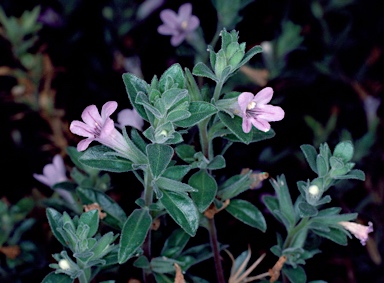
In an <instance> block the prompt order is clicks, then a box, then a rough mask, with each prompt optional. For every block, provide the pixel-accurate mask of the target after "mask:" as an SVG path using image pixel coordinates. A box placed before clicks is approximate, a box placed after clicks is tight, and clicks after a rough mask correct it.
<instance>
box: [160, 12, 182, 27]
mask: <svg viewBox="0 0 384 283" xmlns="http://www.w3.org/2000/svg"><path fill="white" fill-rule="evenodd" d="M160 19H161V20H162V21H163V22H164V23H165V24H166V25H168V26H169V27H170V28H172V29H176V28H177V26H178V25H179V19H178V17H177V15H176V13H175V12H174V11H172V10H170V9H165V10H163V11H161V12H160Z"/></svg>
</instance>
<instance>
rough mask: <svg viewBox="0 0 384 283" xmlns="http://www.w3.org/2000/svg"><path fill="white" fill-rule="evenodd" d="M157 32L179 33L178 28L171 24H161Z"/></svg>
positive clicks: (165, 33)
mask: <svg viewBox="0 0 384 283" xmlns="http://www.w3.org/2000/svg"><path fill="white" fill-rule="evenodd" d="M157 32H158V33H160V34H162V35H173V34H176V33H178V31H177V30H175V29H174V28H171V27H170V26H168V25H165V24H163V25H161V26H159V27H158V28H157Z"/></svg>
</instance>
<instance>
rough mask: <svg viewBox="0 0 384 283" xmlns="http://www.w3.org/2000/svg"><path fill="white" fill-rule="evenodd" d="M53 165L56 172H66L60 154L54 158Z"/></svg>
mask: <svg viewBox="0 0 384 283" xmlns="http://www.w3.org/2000/svg"><path fill="white" fill-rule="evenodd" d="M52 164H53V165H54V166H55V168H56V171H58V172H60V173H62V172H65V166H64V160H63V158H62V157H61V155H60V154H56V155H55V156H54V157H53V161H52Z"/></svg>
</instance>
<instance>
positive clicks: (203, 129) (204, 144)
mask: <svg viewBox="0 0 384 283" xmlns="http://www.w3.org/2000/svg"><path fill="white" fill-rule="evenodd" d="M208 122H209V118H207V119H205V120H203V121H201V122H200V123H199V124H198V127H199V134H200V144H201V151H202V152H203V154H204V156H205V157H206V158H208V160H211V159H210V155H211V153H210V152H211V149H210V147H211V144H210V142H209V139H208Z"/></svg>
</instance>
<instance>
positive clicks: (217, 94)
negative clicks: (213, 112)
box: [213, 80, 224, 101]
mask: <svg viewBox="0 0 384 283" xmlns="http://www.w3.org/2000/svg"><path fill="white" fill-rule="evenodd" d="M223 84H224V81H221V80H220V81H218V82H217V84H216V87H215V92H214V93H213V99H214V100H215V101H218V100H219V98H220V94H221V90H222V88H223Z"/></svg>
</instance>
